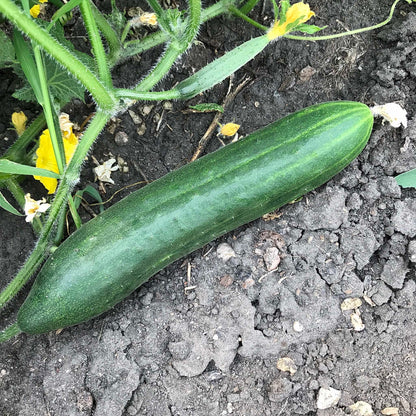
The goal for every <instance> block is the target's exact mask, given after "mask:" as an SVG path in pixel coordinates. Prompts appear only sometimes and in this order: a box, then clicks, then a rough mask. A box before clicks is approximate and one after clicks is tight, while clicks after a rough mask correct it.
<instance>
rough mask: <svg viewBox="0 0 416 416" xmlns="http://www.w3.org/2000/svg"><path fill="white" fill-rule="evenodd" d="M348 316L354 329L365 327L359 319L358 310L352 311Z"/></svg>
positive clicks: (358, 329) (361, 329) (359, 329)
mask: <svg viewBox="0 0 416 416" xmlns="http://www.w3.org/2000/svg"><path fill="white" fill-rule="evenodd" d="M350 318H351V324H352V327H353V328H354V331H357V332H359V331H363V330H364V329H365V325H364V324H363V321H362V320H361V316H360V313H359V311H357V312H354V313H352V314H351V316H350Z"/></svg>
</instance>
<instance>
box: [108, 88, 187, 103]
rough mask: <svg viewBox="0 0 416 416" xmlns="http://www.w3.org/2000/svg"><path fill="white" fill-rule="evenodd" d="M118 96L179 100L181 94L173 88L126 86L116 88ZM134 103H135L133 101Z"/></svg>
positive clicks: (138, 98)
mask: <svg viewBox="0 0 416 416" xmlns="http://www.w3.org/2000/svg"><path fill="white" fill-rule="evenodd" d="M115 94H116V97H118V98H123V99H131V100H145V101H161V100H179V99H180V98H181V94H180V92H179V91H177V90H175V89H172V90H168V91H151V92H147V91H133V90H129V89H126V88H118V89H116V90H115ZM131 104H133V103H131Z"/></svg>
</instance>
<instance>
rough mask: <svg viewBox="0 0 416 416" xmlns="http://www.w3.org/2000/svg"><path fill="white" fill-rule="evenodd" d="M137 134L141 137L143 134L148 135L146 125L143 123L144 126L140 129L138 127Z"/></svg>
mask: <svg viewBox="0 0 416 416" xmlns="http://www.w3.org/2000/svg"><path fill="white" fill-rule="evenodd" d="M136 132H137V134H138V135H139V136H143V134H145V133H146V125H145V124H144V123H143V124H142V125H140V126H139V127H137V130H136Z"/></svg>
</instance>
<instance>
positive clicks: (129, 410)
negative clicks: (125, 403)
mask: <svg viewBox="0 0 416 416" xmlns="http://www.w3.org/2000/svg"><path fill="white" fill-rule="evenodd" d="M127 413H128V414H129V415H131V416H135V415H137V409H136V408H135V407H134V406H129V407H128V408H127Z"/></svg>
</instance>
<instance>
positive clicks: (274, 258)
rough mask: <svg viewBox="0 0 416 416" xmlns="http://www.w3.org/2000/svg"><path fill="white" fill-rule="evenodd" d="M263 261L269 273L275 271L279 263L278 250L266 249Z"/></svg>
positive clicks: (273, 248) (275, 248)
mask: <svg viewBox="0 0 416 416" xmlns="http://www.w3.org/2000/svg"><path fill="white" fill-rule="evenodd" d="M263 259H264V262H265V263H266V269H267V270H268V271H269V272H270V271H272V270H276V269H277V267H278V266H279V263H280V256H279V249H278V248H277V247H268V248H267V249H266V252H265V254H264V256H263Z"/></svg>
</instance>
